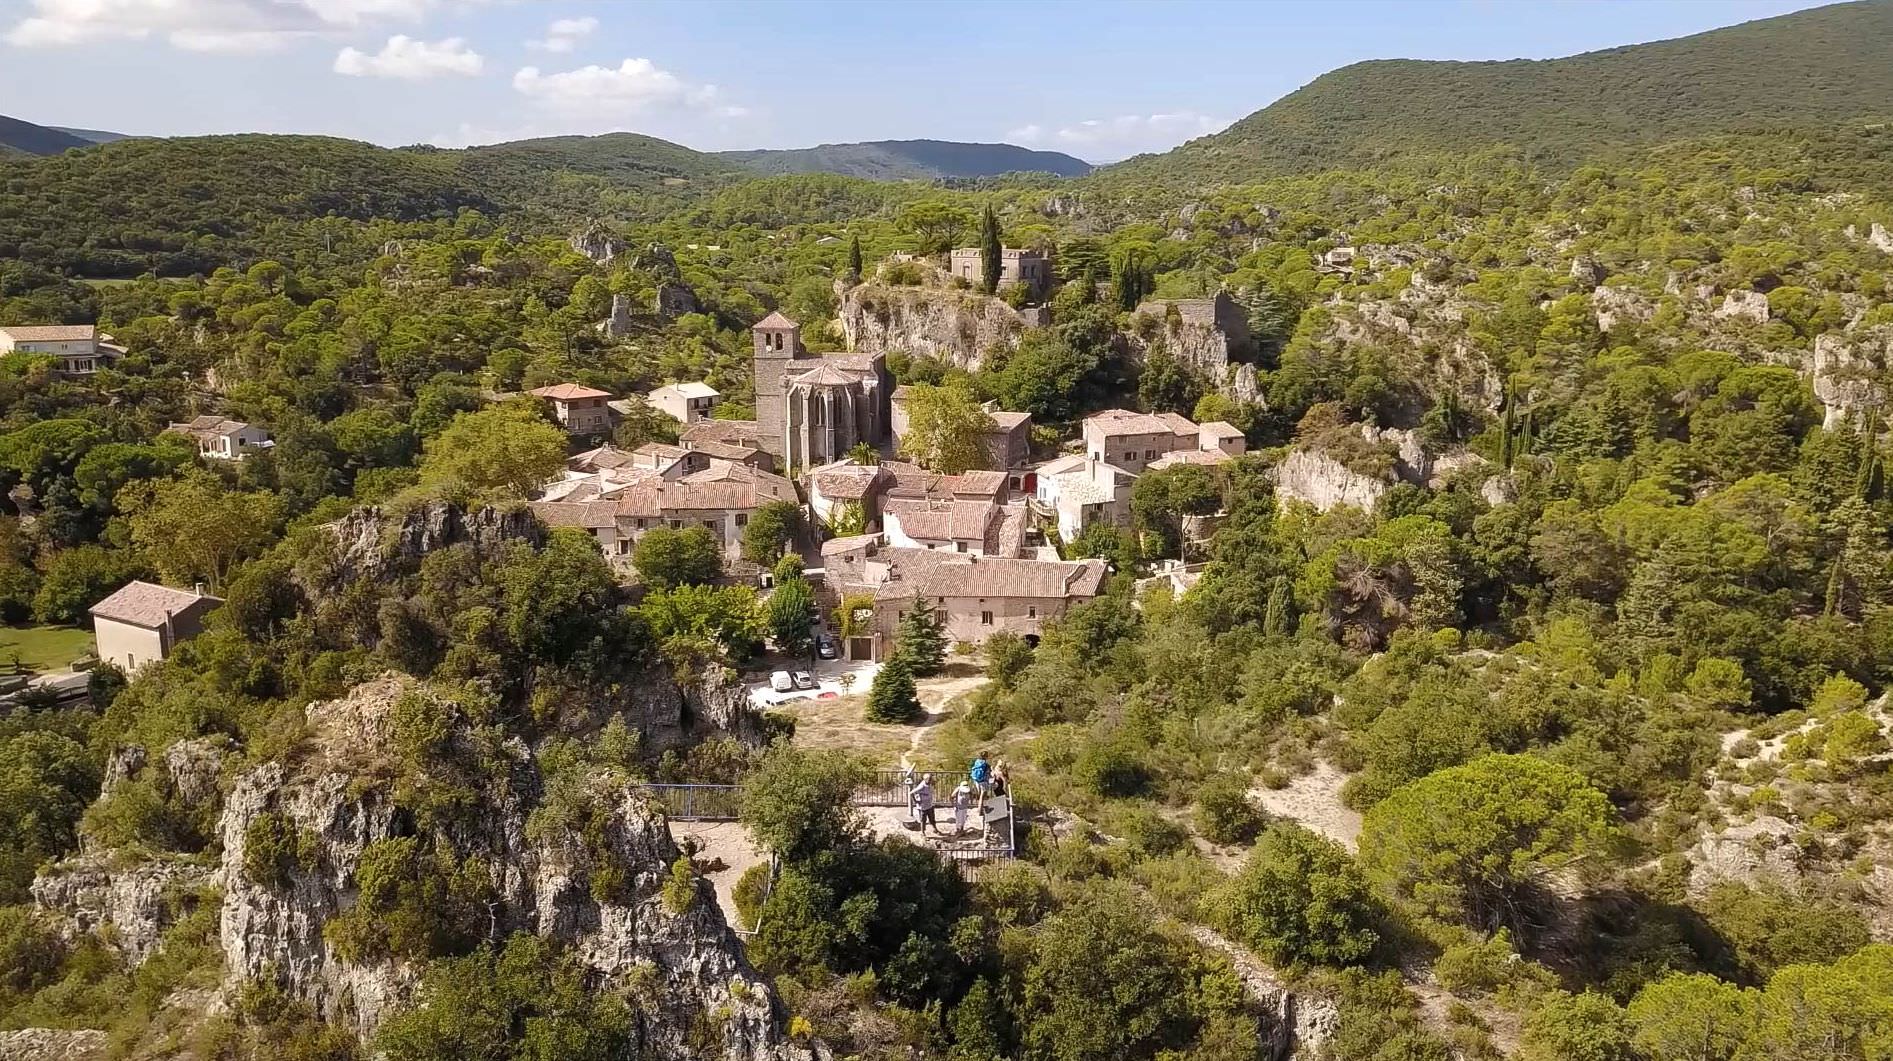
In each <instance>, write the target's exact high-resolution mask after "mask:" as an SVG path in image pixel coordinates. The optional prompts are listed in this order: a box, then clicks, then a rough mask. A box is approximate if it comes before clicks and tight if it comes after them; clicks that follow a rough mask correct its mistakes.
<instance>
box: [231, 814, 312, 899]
mask: <svg viewBox="0 0 1893 1061" xmlns="http://www.w3.org/2000/svg"><path fill="white" fill-rule="evenodd" d="M315 860H316V839H315V837H314V836H312V835H310V834H309V833H307V832H304V831H302V830H300V829H297V828H296V825H295V823H294V822H292V821H290V820H289V819H288V818H286V817H284V816H283V815H281V814H279V813H277V812H276V811H264V812H263V813H261V814H259V815H257V816H256V817H254V818H252V819H250V824H249V825H247V826H245V827H244V829H243V875H244V876H246V877H248V878H250V879H251V880H253V881H255V882H256V883H258V884H261V885H262V886H263V887H265V888H269V889H271V890H273V891H281V890H282V889H284V888H287V887H288V886H289V883H290V881H291V880H292V879H293V878H294V875H295V873H296V871H297V870H298V869H301V870H308V869H313V868H314V866H315Z"/></svg>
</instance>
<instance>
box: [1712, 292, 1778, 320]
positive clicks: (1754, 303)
mask: <svg viewBox="0 0 1893 1061" xmlns="http://www.w3.org/2000/svg"><path fill="white" fill-rule="evenodd" d="M1716 316H1717V317H1718V318H1720V319H1722V320H1745V321H1752V322H1754V323H1756V324H1767V323H1768V296H1767V295H1764V294H1762V293H1761V292H1760V291H1731V292H1729V294H1728V296H1727V297H1726V298H1724V299H1723V300H1722V305H1720V306H1717V307H1716Z"/></svg>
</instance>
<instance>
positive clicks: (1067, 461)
mask: <svg viewBox="0 0 1893 1061" xmlns="http://www.w3.org/2000/svg"><path fill="white" fill-rule="evenodd" d="M1085 459H1086V458H1085V455H1084V454H1082V453H1072V454H1067V455H1066V456H1063V457H1058V458H1056V459H1054V460H1048V461H1046V462H1045V463H1044V464H1041V465H1039V466H1038V467H1036V468H1034V469H1032V470H1033V471H1035V472H1037V473H1038V474H1039V475H1041V476H1053V475H1063V474H1065V473H1066V472H1073V471H1077V470H1078V469H1080V468H1082V467H1084V466H1085Z"/></svg>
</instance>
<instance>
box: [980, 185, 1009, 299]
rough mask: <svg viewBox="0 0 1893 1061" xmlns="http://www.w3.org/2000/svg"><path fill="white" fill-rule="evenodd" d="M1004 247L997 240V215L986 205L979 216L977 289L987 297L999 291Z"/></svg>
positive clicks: (989, 204)
mask: <svg viewBox="0 0 1893 1061" xmlns="http://www.w3.org/2000/svg"><path fill="white" fill-rule="evenodd" d="M1004 246H1005V244H1004V242H1003V241H1001V239H1000V238H999V215H997V214H995V213H993V204H991V203H987V204H986V210H985V212H984V213H982V214H980V215H979V254H980V259H979V289H980V290H981V291H984V292H986V293H987V294H989V295H990V294H993V293H994V292H996V291H998V290H999V274H1000V271H1001V267H1002V266H1003V265H1004V262H1003V261H1001V255H1002V253H1003V250H1004Z"/></svg>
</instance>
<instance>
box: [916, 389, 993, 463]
mask: <svg viewBox="0 0 1893 1061" xmlns="http://www.w3.org/2000/svg"><path fill="white" fill-rule="evenodd" d="M993 426H994V425H993V418H992V416H991V415H989V414H988V413H987V412H986V410H984V409H982V408H981V407H980V403H979V398H978V397H977V396H976V395H974V394H973V392H972V391H971V389H969V388H967V387H965V386H961V385H954V384H948V385H946V386H943V387H935V386H930V385H928V384H925V383H920V384H915V385H913V386H911V387H909V388H908V396H907V433H906V434H904V435H902V436H901V439H900V448H901V455H902V456H904V457H907V458H908V459H909V460H912V461H914V462H915V463H917V464H919V465H921V466H922V467H924V468H927V469H929V470H932V471H936V472H940V473H941V474H943V475H958V474H960V473H961V472H964V471H969V470H971V469H974V468H984V467H986V466H987V465H988V464H990V463H991V462H992V457H991V455H990V454H988V453H987V452H986V444H985V438H986V435H987V433H989V432H991V431H992V430H993Z"/></svg>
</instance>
